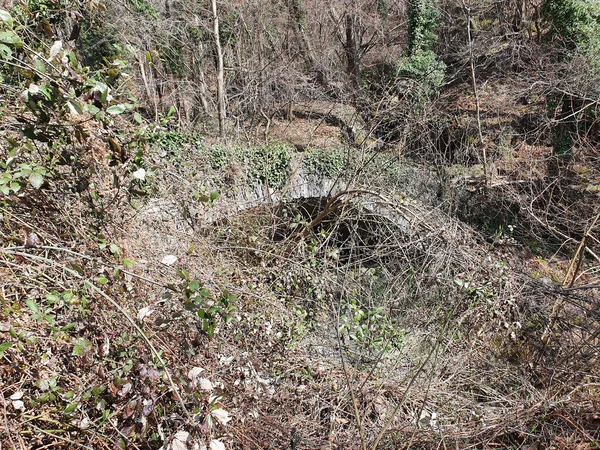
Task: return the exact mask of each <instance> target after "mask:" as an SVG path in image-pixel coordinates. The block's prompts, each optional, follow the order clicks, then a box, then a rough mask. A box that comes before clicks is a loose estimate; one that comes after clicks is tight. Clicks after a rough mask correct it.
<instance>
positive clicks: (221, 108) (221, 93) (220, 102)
mask: <svg viewBox="0 0 600 450" xmlns="http://www.w3.org/2000/svg"><path fill="white" fill-rule="evenodd" d="M212 12H213V22H214V30H213V31H214V34H215V47H216V50H217V111H218V113H219V137H221V138H222V137H225V117H226V116H225V85H224V84H225V82H224V74H223V72H224V69H223V50H222V49H221V39H220V37H219V16H218V15H217V0H212Z"/></svg>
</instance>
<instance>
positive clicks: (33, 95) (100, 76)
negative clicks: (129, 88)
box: [0, 2, 136, 195]
mask: <svg viewBox="0 0 600 450" xmlns="http://www.w3.org/2000/svg"><path fill="white" fill-rule="evenodd" d="M59 6H60V5H59ZM63 6H64V5H63ZM56 7H57V5H55V4H53V3H45V2H38V3H34V2H29V3H21V4H20V5H19V7H17V8H15V9H14V13H16V14H18V15H17V16H15V17H13V15H12V14H10V13H9V12H7V11H4V10H0V41H1V44H0V54H1V55H2V59H1V60H0V80H1V82H0V96H2V97H3V100H4V101H5V105H6V109H5V110H4V113H5V114H7V115H8V114H10V116H11V118H13V119H16V121H12V123H13V124H18V126H19V128H18V129H17V128H16V127H15V125H12V127H13V128H12V131H13V132H12V133H7V135H6V139H7V141H8V144H9V145H8V147H7V149H8V158H7V159H6V160H4V161H0V194H2V195H10V194H15V193H17V192H19V191H20V190H21V189H23V188H24V187H25V186H26V185H27V184H29V185H31V186H32V187H33V188H35V189H40V188H41V187H42V186H43V185H44V183H45V181H46V180H48V179H51V178H53V177H54V176H55V173H56V172H55V171H54V170H53V169H54V165H56V164H59V163H60V161H61V158H62V163H63V164H64V163H66V162H71V163H72V162H73V158H72V157H71V156H69V157H68V158H69V159H65V158H64V157H62V156H61V155H63V154H66V153H69V152H72V150H73V149H74V148H75V147H77V146H79V145H80V144H81V143H82V142H83V141H85V140H86V139H87V130H86V128H85V127H84V124H85V122H86V121H85V120H82V119H84V118H85V119H87V118H89V117H90V116H91V117H94V118H95V119H98V120H100V121H102V122H103V123H104V125H105V126H106V127H107V128H109V129H110V125H111V124H112V122H113V118H112V117H113V116H116V115H119V114H122V113H124V112H125V111H128V110H131V109H133V108H135V106H136V105H135V104H134V103H117V102H115V100H114V98H113V95H112V94H115V92H114V91H113V90H112V89H111V87H110V85H111V84H114V81H115V80H116V78H117V77H118V76H119V73H120V72H119V69H118V68H119V67H120V66H121V62H119V61H116V62H114V63H113V64H111V66H110V67H109V68H107V69H103V70H100V71H96V72H90V71H89V68H87V67H83V66H82V65H81V63H80V62H79V60H78V58H77V55H76V53H75V51H74V50H72V49H70V48H69V47H68V46H66V45H65V44H63V43H62V41H57V40H53V39H54V36H53V35H52V33H51V31H52V30H48V27H50V24H51V23H52V24H54V23H61V21H62V20H64V19H65V17H64V16H65V15H66V14H67V12H68V11H67V10H53V9H52V8H55V9H56ZM17 132H18V133H19V134H20V138H16V136H17ZM75 166H76V165H74V167H75Z"/></svg>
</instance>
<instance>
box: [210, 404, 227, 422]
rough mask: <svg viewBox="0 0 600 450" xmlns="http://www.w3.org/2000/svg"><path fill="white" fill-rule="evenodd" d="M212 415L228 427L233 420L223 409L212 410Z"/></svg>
mask: <svg viewBox="0 0 600 450" xmlns="http://www.w3.org/2000/svg"><path fill="white" fill-rule="evenodd" d="M210 415H211V416H213V417H214V418H215V419H217V421H218V422H219V423H220V424H221V425H226V424H227V422H229V421H230V420H231V415H230V414H229V413H228V412H227V411H225V410H224V409H222V408H217V409H214V410H212V411H211V412H210Z"/></svg>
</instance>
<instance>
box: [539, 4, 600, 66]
mask: <svg viewBox="0 0 600 450" xmlns="http://www.w3.org/2000/svg"><path fill="white" fill-rule="evenodd" d="M543 11H544V14H545V16H546V18H547V19H548V21H549V22H550V23H551V25H552V32H553V33H554V34H557V35H559V36H560V37H562V38H563V39H564V42H565V45H566V48H567V49H568V50H569V51H571V52H575V53H577V54H581V55H584V56H585V57H586V59H587V60H588V62H589V63H590V65H591V66H592V68H593V69H594V70H596V71H600V56H599V54H600V2H598V1H597V0H545V1H544V4H543Z"/></svg>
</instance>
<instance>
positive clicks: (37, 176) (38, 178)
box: [29, 172, 44, 189]
mask: <svg viewBox="0 0 600 450" xmlns="http://www.w3.org/2000/svg"><path fill="white" fill-rule="evenodd" d="M29 182H30V183H31V185H32V186H33V187H34V188H36V189H39V188H41V187H42V184H44V176H43V175H42V174H41V173H39V172H32V173H31V175H29Z"/></svg>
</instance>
